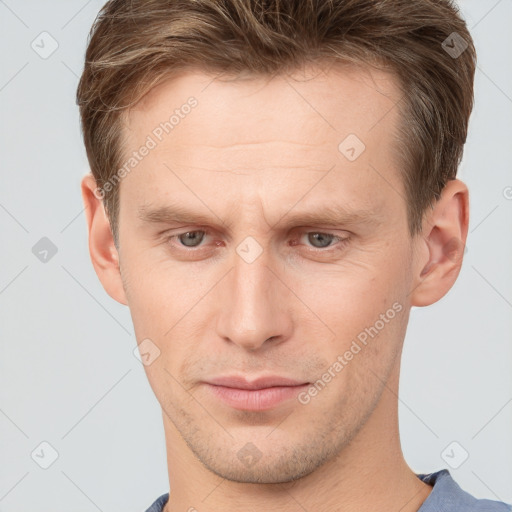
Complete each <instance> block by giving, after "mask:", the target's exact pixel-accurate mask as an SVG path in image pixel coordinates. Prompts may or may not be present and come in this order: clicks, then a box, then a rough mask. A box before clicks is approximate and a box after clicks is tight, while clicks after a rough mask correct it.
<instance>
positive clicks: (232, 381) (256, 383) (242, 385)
mask: <svg viewBox="0 0 512 512" xmlns="http://www.w3.org/2000/svg"><path fill="white" fill-rule="evenodd" d="M207 383H208V384H213V385H214V386H223V387H226V388H235V389H251V390H253V389H265V388H273V387H282V386H301V385H304V384H308V382H305V381H299V380H295V379H290V378H287V377H280V376H278V375H270V376H267V377H259V378H256V379H253V380H251V381H248V380H247V379H246V378H245V377H241V376H237V375H233V376H226V377H217V378H213V379H209V380H208V381H207Z"/></svg>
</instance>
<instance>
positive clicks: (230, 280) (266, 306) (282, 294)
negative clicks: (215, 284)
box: [217, 251, 293, 351]
mask: <svg viewBox="0 0 512 512" xmlns="http://www.w3.org/2000/svg"><path fill="white" fill-rule="evenodd" d="M269 260H270V258H269V257H267V255H266V251H263V254H261V255H260V256H259V257H258V258H257V259H256V260H255V261H252V262H251V263H248V262H247V261H245V260H244V259H243V258H241V257H240V256H238V254H236V253H235V255H234V258H233V262H234V268H233V269H232V270H231V271H230V272H229V274H228V275H227V276H226V279H225V280H224V282H223V286H222V287H221V291H220V294H219V296H218V299H219V300H220V301H221V302H220V304H219V305H218V306H219V317H218V322H217V330H218V332H217V334H218V335H219V336H220V337H221V338H222V339H224V340H226V341H230V342H231V343H234V344H235V345H238V346H239V347H241V348H243V349H245V350H248V351H256V350H258V349H259V348H261V347H262V346H263V345H264V344H265V343H267V345H269V344H272V346H275V345H276V344H277V343H282V342H283V341H284V340H286V339H288V338H289V337H290V336H291V332H292V325H293V322H292V318H291V311H290V309H289V308H290V307H291V303H290V295H292V294H291V292H290V290H289V289H288V288H287V286H286V284H285V283H284V282H283V280H282V278H281V277H280V276H277V275H276V274H277V272H276V270H274V268H273V265H271V262H270V261H269Z"/></svg>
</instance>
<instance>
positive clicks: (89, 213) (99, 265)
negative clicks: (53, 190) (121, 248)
mask: <svg viewBox="0 0 512 512" xmlns="http://www.w3.org/2000/svg"><path fill="white" fill-rule="evenodd" d="M99 192H102V191H100V189H98V187H97V184H96V180H95V179H94V177H93V176H92V174H86V175H85V176H84V177H83V178H82V199H83V202H84V206H85V216H86V219H87V229H88V231H89V254H90V255H91V261H92V264H93V266H94V270H95V271H96V274H97V275H98V278H99V280H100V281H101V284H102V285H103V288H105V291H106V292H107V293H108V294H109V295H110V296H111V297H112V298H113V299H114V300H116V301H117V302H120V303H121V304H124V305H127V304H128V301H127V300H126V295H125V292H124V288H123V282H122V279H121V272H120V269H119V254H118V252H117V248H116V246H115V244H114V238H113V236H112V231H111V229H110V223H109V220H108V217H107V214H106V212H105V208H104V206H103V201H102V194H100V193H99Z"/></svg>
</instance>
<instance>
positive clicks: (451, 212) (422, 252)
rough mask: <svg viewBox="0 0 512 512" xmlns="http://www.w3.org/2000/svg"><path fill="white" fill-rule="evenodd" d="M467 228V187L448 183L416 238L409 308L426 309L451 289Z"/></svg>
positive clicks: (458, 269) (460, 260)
mask: <svg viewBox="0 0 512 512" xmlns="http://www.w3.org/2000/svg"><path fill="white" fill-rule="evenodd" d="M468 225H469V192H468V188H467V186H466V185H465V184H464V183H463V182H462V181H460V180H457V179H454V180H450V181H449V182H448V183H447V184H446V185H445V187H444V189H443V191H442V193H441V197H440V198H439V200H438V201H437V203H436V204H435V206H434V208H433V210H429V211H428V213H427V214H426V215H425V218H424V222H423V229H422V234H421V236H420V237H418V242H417V243H418V244H419V246H418V247H417V251H416V258H417V260H416V263H415V276H414V277H415V279H414V282H413V289H412V291H411V293H410V295H411V305H412V306H429V305H430V304H433V303H434V302H437V301H438V300H439V299H441V298H442V297H444V295H446V293H448V291H449V290H450V288H451V287H452V286H453V284H454V283H455V281H456V279H457V276H458V275H459V272H460V269H461V266H462V258H463V255H464V247H465V246H466V238H467V234H468Z"/></svg>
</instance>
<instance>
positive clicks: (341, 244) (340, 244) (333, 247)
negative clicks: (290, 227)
mask: <svg viewBox="0 0 512 512" xmlns="http://www.w3.org/2000/svg"><path fill="white" fill-rule="evenodd" d="M187 233H204V234H205V235H206V236H209V235H211V232H210V231H209V230H207V229H195V230H189V231H183V232H181V233H177V234H175V235H169V236H166V237H165V242H166V243H169V244H171V242H172V241H173V240H177V239H178V238H179V237H180V236H182V235H186V234H187ZM310 233H313V234H321V235H328V236H332V237H333V241H336V240H337V241H338V245H329V246H327V247H324V248H321V247H312V246H306V247H307V248H308V251H311V252H315V253H320V252H321V253H330V252H333V251H334V250H337V249H342V248H344V247H345V245H346V244H347V243H348V241H349V240H350V237H349V236H347V237H345V238H342V237H340V236H338V235H335V234H334V233H329V232H326V231H302V232H301V233H300V237H299V239H300V238H302V236H304V235H308V234H310ZM173 245H174V244H173ZM293 245H294V246H295V245H298V244H293ZM175 247H176V246H175ZM202 248H204V247H203V246H202V245H199V246H197V247H186V246H185V245H179V246H178V249H183V250H185V251H186V252H197V251H199V250H201V249H202Z"/></svg>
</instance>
